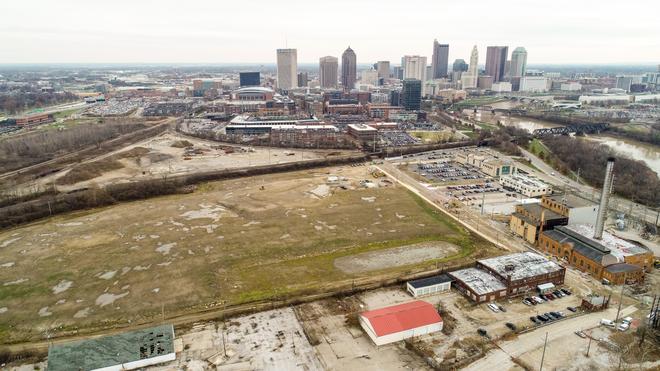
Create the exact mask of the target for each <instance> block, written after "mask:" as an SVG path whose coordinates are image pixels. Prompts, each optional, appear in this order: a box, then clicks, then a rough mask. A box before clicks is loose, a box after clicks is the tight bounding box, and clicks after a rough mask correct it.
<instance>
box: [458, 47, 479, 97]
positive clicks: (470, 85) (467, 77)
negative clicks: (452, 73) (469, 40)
mask: <svg viewBox="0 0 660 371" xmlns="http://www.w3.org/2000/svg"><path fill="white" fill-rule="evenodd" d="M478 77H479V51H478V50H477V46H476V45H475V46H474V47H473V48H472V53H471V54H470V65H469V66H468V70H467V71H465V72H464V73H463V75H462V76H461V82H462V85H463V89H474V88H476V87H477V82H478V80H477V79H478Z"/></svg>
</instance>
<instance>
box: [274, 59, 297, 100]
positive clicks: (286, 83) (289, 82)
mask: <svg viewBox="0 0 660 371" xmlns="http://www.w3.org/2000/svg"><path fill="white" fill-rule="evenodd" d="M297 76H298V51H297V50H296V49H277V87H278V88H279V89H282V90H289V89H293V88H294V87H296V85H297Z"/></svg>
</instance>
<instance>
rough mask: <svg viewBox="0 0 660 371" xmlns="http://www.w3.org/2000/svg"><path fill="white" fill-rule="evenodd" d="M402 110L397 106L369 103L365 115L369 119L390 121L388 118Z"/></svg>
mask: <svg viewBox="0 0 660 371" xmlns="http://www.w3.org/2000/svg"><path fill="white" fill-rule="evenodd" d="M402 110H403V108H402V107H399V106H390V105H388V104H376V103H369V104H367V106H366V112H367V115H368V116H369V117H371V118H377V119H383V120H386V121H388V120H390V118H391V117H392V116H393V115H394V114H397V113H399V112H401V111H402Z"/></svg>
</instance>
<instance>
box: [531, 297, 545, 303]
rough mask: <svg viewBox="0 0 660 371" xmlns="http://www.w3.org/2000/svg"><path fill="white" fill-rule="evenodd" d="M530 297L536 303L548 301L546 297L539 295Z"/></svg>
mask: <svg viewBox="0 0 660 371" xmlns="http://www.w3.org/2000/svg"><path fill="white" fill-rule="evenodd" d="M532 299H534V301H536V303H537V304H543V303H544V302H546V301H548V299H544V298H542V297H540V296H532Z"/></svg>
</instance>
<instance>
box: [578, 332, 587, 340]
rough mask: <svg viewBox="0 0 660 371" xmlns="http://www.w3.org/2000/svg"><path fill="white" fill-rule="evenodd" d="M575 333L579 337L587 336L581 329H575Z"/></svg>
mask: <svg viewBox="0 0 660 371" xmlns="http://www.w3.org/2000/svg"><path fill="white" fill-rule="evenodd" d="M575 335H577V336H579V337H581V338H583V339H586V338H587V334H585V333H584V332H582V331H580V330H578V331H575Z"/></svg>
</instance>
